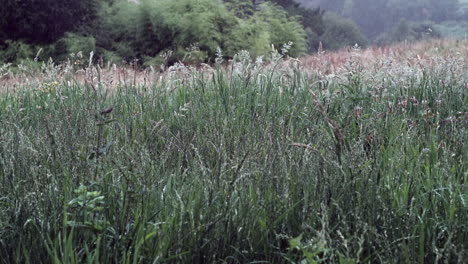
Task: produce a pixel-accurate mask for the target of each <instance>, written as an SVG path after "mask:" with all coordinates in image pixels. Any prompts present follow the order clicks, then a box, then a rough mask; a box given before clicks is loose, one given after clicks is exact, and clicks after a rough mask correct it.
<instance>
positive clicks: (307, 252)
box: [0, 43, 468, 264]
mask: <svg viewBox="0 0 468 264" xmlns="http://www.w3.org/2000/svg"><path fill="white" fill-rule="evenodd" d="M465 44H466V43H465ZM441 45H442V44H441ZM444 45H449V44H444ZM463 47H464V46H463V45H458V46H457V45H455V44H453V43H450V46H449V47H446V49H447V50H449V49H451V50H450V51H447V53H444V56H442V55H440V54H436V52H435V53H434V56H435V57H434V61H436V62H437V63H433V64H427V65H426V64H417V65H409V66H408V64H407V63H406V66H405V63H401V64H398V65H396V66H395V65H394V66H389V64H385V63H387V62H388V61H387V60H388V59H389V57H388V56H387V55H385V56H384V55H383V56H381V61H380V64H379V62H373V63H370V64H368V65H365V64H364V63H362V62H359V60H356V59H355V58H356V56H357V55H356V54H365V52H367V51H364V53H359V51H352V52H351V53H350V58H351V59H350V60H349V61H347V62H346V63H343V65H339V66H337V67H339V69H340V70H339V71H336V73H335V74H333V75H332V74H329V75H325V73H324V72H317V71H314V70H312V69H310V68H308V67H304V66H302V65H307V63H303V64H301V63H300V62H299V61H297V60H293V59H287V60H283V59H280V58H279V57H278V56H275V57H274V59H273V61H274V63H272V64H268V65H265V64H263V63H261V62H260V61H257V62H253V61H250V59H249V58H248V56H247V55H246V54H244V53H241V54H240V55H239V56H237V57H236V58H234V60H233V61H231V62H230V63H229V64H228V65H227V66H226V67H222V66H221V65H214V66H213V67H209V66H204V67H203V68H202V69H199V70H197V69H194V68H191V67H187V66H183V65H177V66H174V67H171V68H170V69H169V70H168V71H167V72H165V73H161V74H160V73H156V72H148V73H147V76H146V77H145V76H143V77H142V76H140V77H139V78H137V77H136V75H134V76H133V75H131V74H129V75H128V76H127V75H125V76H123V75H122V76H123V77H122V78H121V79H120V78H119V80H120V82H118V81H115V82H112V83H111V81H109V80H106V79H105V78H106V76H105V74H103V72H104V71H103V70H101V69H99V68H94V67H89V68H85V69H84V70H80V72H83V76H85V77H83V79H80V78H79V77H77V76H78V74H77V73H76V69H75V72H73V71H71V70H70V69H72V68H71V67H72V66H70V65H69V67H68V66H54V65H53V64H51V65H44V66H43V68H42V70H41V71H40V72H36V73H34V75H32V76H31V78H29V79H27V80H25V79H24V78H25V77H24V76H23V78H22V81H21V82H16V81H15V82H12V81H11V79H10V80H9V81H7V80H4V81H3V85H2V86H3V90H4V92H3V93H2V95H1V97H0V109H1V110H0V256H1V257H0V262H1V263H343V264H344V263H463V262H464V261H466V259H467V258H468V242H467V241H468V231H467V230H468V204H467V203H468V187H467V186H466V181H467V177H468V174H467V166H466V158H467V157H466V145H464V142H465V141H466V128H467V122H468V121H467V120H468V119H467V118H468V117H467V114H466V113H467V112H468V111H467V105H468V104H467V97H466V91H467V81H468V74H467V73H468V71H467V70H466V69H467V68H466V67H467V66H466V59H467V58H466V57H463V56H462V57H461V58H462V60H460V56H456V55H457V54H460V52H462V54H464V53H463V50H462V48H463ZM465 47H466V46H465ZM408 48H410V47H408ZM457 52H458V53H457ZM450 54H451V55H450ZM340 56H341V55H340ZM359 56H360V55H359ZM408 59H414V58H413V57H411V58H408ZM401 61H404V59H402V60H401ZM67 69H68V70H67ZM69 70H70V71H69ZM110 71H112V69H109V72H110ZM115 71H116V70H115ZM130 73H131V72H130ZM17 74H21V72H20V73H17ZM326 74H328V73H326ZM11 76H13V77H11V78H13V79H14V78H15V77H14V75H13V74H12V75H11ZM16 76H17V75H16ZM80 80H81V81H80Z"/></svg>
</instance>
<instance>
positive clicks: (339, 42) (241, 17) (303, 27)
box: [0, 0, 458, 65]
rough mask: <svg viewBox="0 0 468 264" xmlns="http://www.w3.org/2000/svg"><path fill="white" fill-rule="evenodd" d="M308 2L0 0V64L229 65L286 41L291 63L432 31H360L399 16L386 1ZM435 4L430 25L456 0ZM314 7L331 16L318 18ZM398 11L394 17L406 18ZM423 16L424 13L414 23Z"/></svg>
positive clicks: (406, 8)
mask: <svg viewBox="0 0 468 264" xmlns="http://www.w3.org/2000/svg"><path fill="white" fill-rule="evenodd" d="M395 1H397V0H393V2H395ZM427 1H430V0H427ZM315 2H316V4H317V6H315V7H313V8H309V7H307V6H304V5H300V4H299V3H298V2H296V1H294V0H271V1H255V0H224V1H220V0H197V1H193V0H177V1H173V0H134V1H128V0H22V1H17V0H3V4H2V8H1V9H0V61H3V62H20V61H23V60H27V59H31V58H34V57H37V58H38V59H40V60H47V59H48V58H53V59H54V60H55V61H63V60H66V59H68V58H69V56H70V54H77V53H78V52H80V51H81V52H82V53H83V54H86V56H87V55H88V54H89V53H90V52H91V51H93V52H94V54H95V56H94V58H95V59H96V60H101V61H106V62H113V63H122V62H130V61H138V62H139V63H140V64H143V65H160V64H162V63H166V64H172V63H174V62H176V61H187V62H191V63H200V62H212V61H214V59H215V58H216V57H217V56H221V55H222V56H224V57H227V58H229V57H232V56H233V55H234V54H235V53H237V52H238V51H240V50H247V51H249V52H250V54H252V56H262V55H267V54H268V53H269V52H271V50H272V45H273V46H274V47H275V48H277V49H278V50H281V48H282V47H283V45H284V44H287V43H290V42H291V43H292V45H290V47H289V46H288V48H289V49H288V53H289V54H290V55H291V56H300V55H302V54H305V53H307V52H312V51H316V50H317V49H319V47H323V48H325V49H339V48H342V47H344V46H351V45H355V44H358V45H359V46H366V45H367V44H368V43H369V39H370V40H374V39H375V36H376V32H380V31H382V30H387V31H388V32H389V33H387V34H389V35H387V39H388V41H393V40H401V39H402V38H403V39H404V38H408V36H405V34H406V35H408V34H413V31H414V30H417V31H418V32H419V33H418V34H420V36H416V37H415V39H418V38H421V37H426V36H427V35H429V36H431V37H432V36H438V33H437V31H436V30H432V31H428V29H429V25H417V26H415V25H411V26H409V29H401V27H400V28H397V29H396V30H395V29H393V28H391V27H389V26H388V23H387V24H384V25H382V27H384V28H372V27H370V26H368V24H367V23H370V24H371V25H374V26H375V23H377V21H378V18H380V17H381V16H386V15H392V14H393V16H397V15H398V14H400V13H399V12H400V11H398V10H399V9H394V10H393V11H391V12H390V11H388V10H387V9H379V8H384V7H383V6H378V5H376V4H375V3H380V2H382V3H383V2H385V3H387V2H390V1H384V0H380V1H375V0H354V1H345V0H329V1H320V0H319V1H315ZM350 2H351V3H352V5H351V6H350V4H349V3H350ZM397 2H402V3H404V4H405V5H400V6H399V8H403V11H405V12H406V13H407V14H411V12H413V11H412V9H411V8H412V7H411V6H406V5H408V3H407V2H413V1H406V2H404V1H397ZM419 2H421V1H418V3H419ZM430 2H431V3H437V2H436V1H430ZM441 2H444V3H452V5H451V6H450V5H449V7H445V4H443V5H444V8H443V9H439V10H446V12H445V11H444V12H442V13H437V12H435V13H434V12H433V13H431V9H429V10H428V11H427V12H428V14H429V15H431V17H430V19H434V20H436V21H438V20H443V19H445V18H446V17H449V16H451V15H452V13H454V12H455V13H456V10H455V9H454V8H456V7H457V6H456V4H457V3H458V2H457V1H456V0H453V1H452V0H447V1H441ZM260 3H261V4H260ZM394 4H395V5H396V3H394ZM321 6H323V7H325V8H326V9H330V10H332V11H334V12H335V14H333V13H331V12H325V11H324V10H325V9H323V8H321ZM434 6H435V5H434ZM369 7H372V8H375V9H376V10H378V12H380V13H382V15H381V16H380V15H379V14H377V11H376V12H368V13H366V16H364V15H363V14H360V13H359V11H360V10H368V8H369ZM384 10H385V11H384ZM403 11H401V14H406V13H405V12H403ZM363 12H364V11H363ZM368 15H371V16H372V17H371V18H369V20H362V21H361V20H359V18H365V19H367V17H368ZM425 15H426V11H424V12H423V13H422V14H421V19H422V18H424V19H425V17H424V16H425ZM401 16H402V18H404V17H405V15H401ZM408 16H409V15H408ZM372 18H374V19H372ZM353 20H354V21H356V23H354V22H353ZM418 27H419V29H418ZM402 30H406V31H408V32H405V34H403V35H402V34H400V32H398V31H402ZM428 33H430V34H428ZM392 34H393V35H392ZM387 39H385V41H387ZM39 50H40V52H39V53H38V51H39Z"/></svg>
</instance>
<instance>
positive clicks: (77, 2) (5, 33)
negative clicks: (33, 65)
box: [0, 0, 99, 44]
mask: <svg viewBox="0 0 468 264" xmlns="http://www.w3.org/2000/svg"><path fill="white" fill-rule="evenodd" d="M98 2H99V0H53V1H46V0H22V1H17V0H2V8H1V9H0V42H3V41H5V40H7V39H11V40H23V41H25V42H27V43H29V44H51V43H53V42H55V41H56V40H58V39H59V38H61V37H62V36H63V34H64V33H65V32H67V31H71V30H74V29H76V28H77V27H79V26H80V25H82V24H85V23H87V22H89V21H91V20H92V19H93V18H95V16H96V12H97V10H98V6H99V5H98Z"/></svg>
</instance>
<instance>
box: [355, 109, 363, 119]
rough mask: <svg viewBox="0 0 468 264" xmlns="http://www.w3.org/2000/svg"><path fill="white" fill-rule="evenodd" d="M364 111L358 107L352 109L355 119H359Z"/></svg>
mask: <svg viewBox="0 0 468 264" xmlns="http://www.w3.org/2000/svg"><path fill="white" fill-rule="evenodd" d="M363 113H364V111H363V108H362V107H360V106H356V107H354V114H355V115H356V117H357V118H361V117H362V115H363Z"/></svg>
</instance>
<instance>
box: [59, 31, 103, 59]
mask: <svg viewBox="0 0 468 264" xmlns="http://www.w3.org/2000/svg"><path fill="white" fill-rule="evenodd" d="M95 50H96V40H95V39H94V37H86V36H80V35H77V34H74V33H66V34H65V36H64V37H63V38H61V39H59V40H58V41H57V42H56V43H55V50H54V51H55V57H56V59H57V60H58V61H63V60H65V59H66V58H67V57H68V56H69V55H70V54H72V53H74V54H77V53H79V52H81V53H82V54H83V55H84V56H85V57H86V56H88V55H89V54H90V53H91V52H94V51H95Z"/></svg>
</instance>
